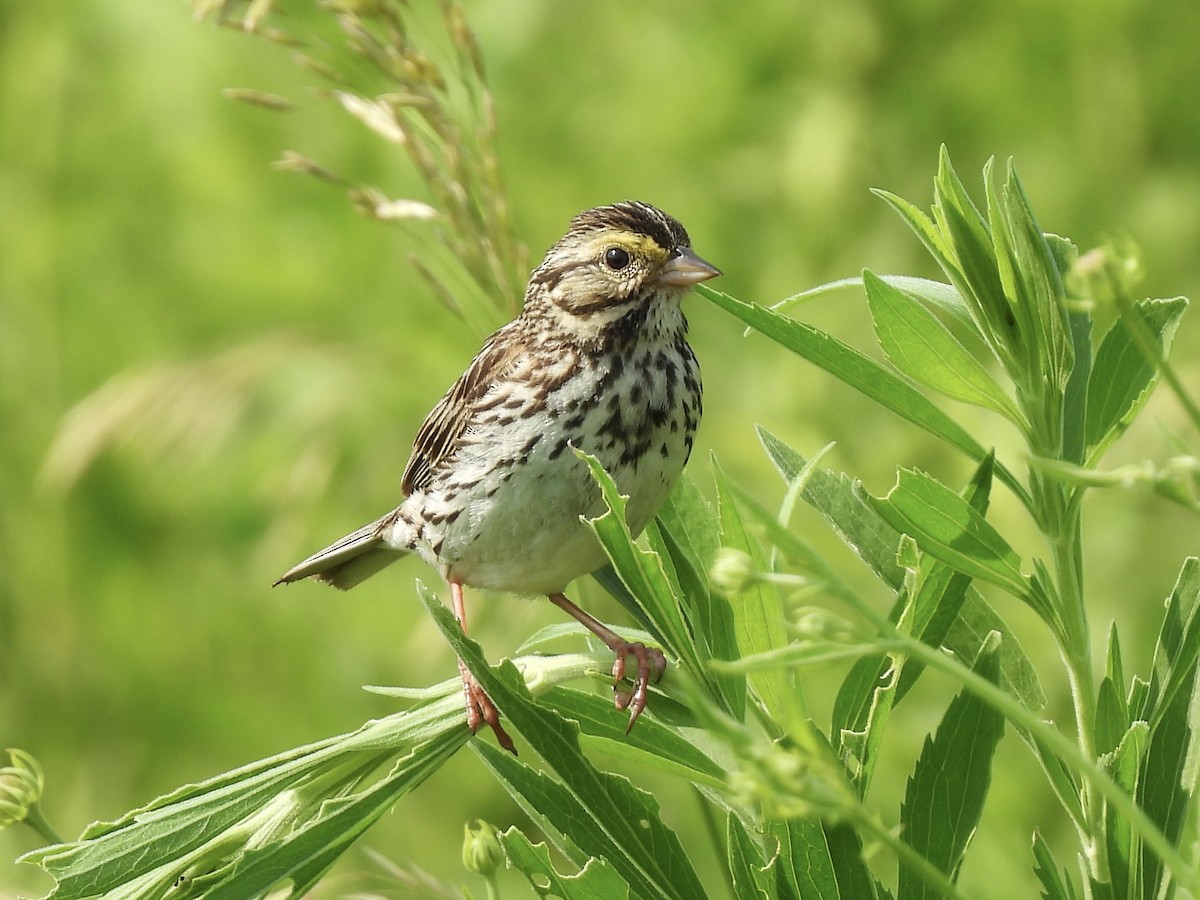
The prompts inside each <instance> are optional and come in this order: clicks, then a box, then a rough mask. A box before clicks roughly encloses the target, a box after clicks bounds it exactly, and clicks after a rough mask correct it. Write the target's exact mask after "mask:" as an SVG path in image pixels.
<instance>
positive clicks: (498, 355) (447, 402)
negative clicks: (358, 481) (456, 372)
mask: <svg viewBox="0 0 1200 900" xmlns="http://www.w3.org/2000/svg"><path fill="white" fill-rule="evenodd" d="M514 337H515V334H514V329H512V328H509V327H506V328H502V329H501V330H500V331H498V332H496V333H495V334H493V335H492V336H491V337H490V338H488V340H487V343H485V344H484V345H483V348H482V349H481V350H480V351H479V353H478V354H477V355H476V357H475V359H474V360H472V361H471V365H470V366H468V367H467V371H465V372H463V374H462V375H461V376H459V379H458V381H456V382H454V385H453V386H452V387H451V388H450V390H448V391H447V392H446V395H445V396H444V397H442V399H441V400H440V401H438V405H437V406H435V407H434V408H433V411H432V412H431V413H430V414H429V415H428V416H427V417H426V419H425V422H424V423H423V424H422V425H421V428H420V430H419V431H418V432H417V437H416V439H415V440H414V441H413V453H412V457H411V458H410V459H409V461H408V465H407V466H405V467H404V476H403V478H401V481H400V486H401V490H403V491H404V496H405V497H407V496H408V495H409V494H411V493H412V492H413V491H416V490H420V489H422V488H426V487H428V486H429V484H430V482H431V480H432V478H433V474H434V472H435V471H436V470H437V468H438V466H440V465H441V464H442V463H443V462H444V461H445V460H446V459H447V458H449V457H450V456H451V454H453V452H454V447H455V444H456V443H457V442H458V439H459V437H460V436H461V435H462V433H463V431H464V430H466V428H467V426H468V425H470V424H471V420H472V418H473V417H474V415H475V413H476V411H477V409H478V406H479V404H480V402H481V401H482V400H483V399H484V397H485V396H486V395H487V393H488V391H489V389H491V387H492V386H493V385H494V384H495V383H496V382H497V380H499V379H501V378H503V377H504V374H505V372H507V371H508V369H509V368H510V367H511V366H512V364H513V363H514V362H515V361H516V360H518V359H519V358H520V357H521V355H522V352H523V345H522V343H521V341H519V340H514Z"/></svg>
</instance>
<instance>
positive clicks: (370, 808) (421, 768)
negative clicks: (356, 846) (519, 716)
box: [205, 732, 462, 900]
mask: <svg viewBox="0 0 1200 900" xmlns="http://www.w3.org/2000/svg"><path fill="white" fill-rule="evenodd" d="M461 746H462V740H461V738H460V736H459V735H458V734H455V733H452V732H446V733H445V734H443V735H442V736H441V737H440V738H436V739H434V740H433V741H430V742H429V744H427V745H422V746H421V747H417V748H416V749H414V750H413V752H412V753H411V754H409V755H408V756H407V757H405V758H404V759H402V760H400V761H399V762H398V763H397V764H396V766H395V767H394V768H393V770H392V772H391V774H389V775H388V776H387V777H386V778H384V779H382V780H381V781H379V782H377V783H376V784H374V785H372V786H371V787H370V788H369V789H367V790H364V791H361V792H359V793H356V794H351V795H349V796H347V797H343V798H338V799H336V800H332V801H329V802H327V803H326V804H325V805H324V806H323V807H322V811H321V814H320V815H319V816H318V817H317V818H316V819H315V820H313V821H311V822H309V823H307V824H305V825H304V826H303V827H301V828H299V829H297V830H295V831H291V832H288V833H285V834H284V835H283V836H282V837H281V838H280V839H279V840H276V841H271V842H270V843H268V844H266V845H265V846H261V847H255V848H253V849H251V850H248V851H247V852H246V853H245V855H244V856H243V857H242V858H241V860H240V861H239V862H238V864H237V866H236V868H235V869H234V871H233V872H232V873H231V874H230V875H229V877H228V878H225V879H223V880H221V881H220V882H218V883H217V884H215V885H214V886H213V887H212V888H211V889H210V890H209V891H208V892H207V893H206V894H205V897H206V900H242V898H245V897H258V896H262V895H263V894H265V893H266V892H267V891H268V890H269V889H270V888H271V887H273V886H274V885H277V884H279V883H281V882H282V881H284V880H293V881H294V882H295V886H296V890H297V892H298V894H300V895H303V894H305V893H307V892H308V889H309V888H310V887H312V885H313V884H315V883H316V881H317V880H318V879H319V878H320V877H321V876H322V875H323V874H324V873H325V872H326V870H328V868H329V866H330V865H332V864H333V862H334V860H335V859H336V858H337V857H338V856H340V855H341V854H342V853H343V852H344V851H345V850H346V849H347V848H348V847H349V846H350V844H352V843H353V842H354V841H355V840H357V839H358V838H359V837H360V836H361V835H362V834H363V833H364V832H365V831H366V830H367V829H368V828H369V827H370V826H371V825H373V824H374V823H375V822H376V821H378V820H379V818H380V817H381V816H383V814H384V813H386V812H387V811H388V810H390V809H391V808H392V806H393V805H394V804H395V802H396V801H397V800H398V799H399V798H400V797H401V796H402V795H404V794H406V793H407V792H408V791H410V790H412V789H413V788H415V787H417V786H418V785H419V784H421V783H422V782H423V781H425V779H426V778H428V777H429V776H430V775H432V774H433V773H434V772H436V771H437V770H438V769H440V768H441V767H442V765H443V764H444V763H445V762H446V760H448V759H449V758H450V757H451V756H453V755H454V753H455V752H457V751H458V749H459V748H460V747H461Z"/></svg>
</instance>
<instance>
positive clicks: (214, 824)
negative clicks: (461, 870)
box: [23, 691, 467, 900]
mask: <svg viewBox="0 0 1200 900" xmlns="http://www.w3.org/2000/svg"><path fill="white" fill-rule="evenodd" d="M461 704H462V700H461V695H460V694H459V693H458V692H457V691H454V693H453V695H450V696H443V697H441V698H440V699H436V700H430V701H427V702H425V703H422V704H419V705H418V706H416V707H414V708H413V709H410V710H407V711H405V712H403V713H398V714H395V715H393V716H388V717H386V718H384V719H379V720H375V721H373V722H369V723H367V724H366V725H364V726H363V727H362V728H360V729H358V730H357V731H356V732H352V733H350V734H346V735H340V736H338V737H335V738H328V739H325V740H322V741H317V742H315V743H312V744H308V745H306V746H304V747H299V748H296V749H294V750H289V751H286V752H285V753H280V754H278V755H276V756H273V757H270V758H268V759H264V760H261V761H258V762H255V763H252V764H250V765H247V766H243V767H241V768H239V769H235V770H233V771H231V772H226V773H223V774H221V775H218V776H216V777H215V778H212V779H209V780H208V781H205V782H201V783H199V784H195V785H188V786H185V787H183V788H180V789H179V790H177V791H174V792H172V793H170V794H168V795H166V796H164V797H160V798H159V799H157V800H155V801H154V802H153V803H151V804H149V805H147V806H145V807H143V808H141V809H139V810H134V811H133V812H131V813H129V814H127V815H126V816H124V817H122V818H121V819H119V820H118V821H116V822H113V823H96V824H94V825H91V826H89V827H88V828H87V829H86V830H85V831H84V833H83V835H82V836H81V837H80V839H79V840H78V841H75V842H73V843H69V844H60V845H55V846H52V847H45V848H42V849H40V850H36V851H34V852H33V853H29V854H27V855H26V856H25V857H23V861H25V862H30V863H33V864H36V865H40V866H41V867H42V868H44V869H45V870H46V871H47V872H48V873H49V874H50V875H51V876H52V877H53V878H54V879H55V881H56V882H57V883H58V884H57V887H56V888H55V890H54V892H53V893H52V894H51V896H53V897H55V898H56V900H70V898H75V897H92V896H96V895H100V894H104V895H113V894H116V893H117V892H118V890H119V889H120V888H122V886H126V885H130V884H133V883H134V882H138V881H139V880H141V881H144V882H145V883H146V884H151V883H154V882H155V881H156V880H159V879H165V883H166V884H167V885H169V884H170V883H171V882H173V881H174V880H175V878H176V876H177V875H180V874H183V873H184V872H186V871H187V870H188V869H189V867H190V866H191V865H192V861H193V860H195V859H197V858H200V859H203V860H209V861H210V863H211V865H210V866H209V867H210V868H221V867H223V866H226V865H227V864H228V863H229V862H231V861H232V859H234V858H237V857H239V856H240V855H241V854H242V852H243V850H244V844H245V841H246V840H248V839H249V837H250V836H251V834H253V833H255V829H256V828H257V827H258V826H255V827H254V828H252V827H251V825H252V824H253V823H255V822H259V821H260V820H261V819H262V818H263V816H265V815H267V814H268V813H269V812H270V810H271V809H274V808H276V805H277V804H279V803H280V802H281V801H280V799H279V798H280V797H283V796H284V795H286V794H287V792H289V791H308V792H309V793H308V795H307V796H312V790H313V788H312V787H311V785H312V784H313V782H314V781H316V780H318V779H320V780H323V781H325V782H326V783H327V785H328V787H327V790H330V791H334V792H336V791H337V790H339V789H340V787H339V786H341V785H343V782H345V787H346V788H347V789H348V788H349V787H351V786H352V785H353V784H354V783H355V781H356V780H357V779H358V778H360V777H364V776H365V773H366V772H369V771H370V770H371V769H374V768H376V767H377V766H379V765H381V764H383V763H384V762H386V761H387V760H388V759H390V758H391V757H392V756H393V754H394V753H395V752H396V751H397V750H399V749H401V748H404V747H413V746H414V745H416V746H419V748H422V749H420V750H419V752H418V751H414V753H412V754H410V755H409V757H407V762H406V763H405V766H407V767H408V768H406V769H403V770H397V772H396V773H394V774H395V778H396V779H397V781H395V782H394V786H395V787H396V788H397V789H398V790H399V789H401V788H403V789H407V786H410V785H407V783H406V782H405V781H404V780H403V779H404V778H406V777H408V775H409V774H411V772H416V771H420V772H421V773H422V774H421V776H420V777H422V778H423V777H425V776H426V775H427V774H428V773H429V771H431V769H427V768H426V765H427V764H432V765H433V768H436V766H437V765H440V762H441V761H442V756H441V754H442V751H443V750H444V749H445V748H446V747H448V746H450V745H453V747H454V748H456V747H458V746H461V745H462V743H464V742H465V740H466V736H467V735H466V733H465V730H464V729H463V728H462V724H461V723H462V705H461ZM443 741H444V742H445V744H443ZM450 752H452V750H451V751H450ZM345 771H348V772H349V775H345V776H342V775H340V774H339V773H341V772H345ZM359 772H361V773H362V774H356V773H359ZM330 778H335V780H334V781H332V782H330V781H329V779H330ZM336 779H340V780H336ZM346 779H349V781H346ZM406 785H407V786H406ZM380 790H381V791H383V792H385V793H386V791H387V790H388V789H387V788H386V787H381V788H380ZM322 796H323V795H322V794H320V793H317V794H316V795H315V799H316V800H318V801H319V800H320V798H321V797H322ZM375 796H376V797H378V796H381V795H375ZM372 810H373V807H372V806H371V801H370V800H367V801H365V803H364V805H363V806H360V807H355V808H354V809H353V810H351V811H350V812H349V813H345V814H344V815H343V818H342V819H341V825H340V826H339V828H340V830H341V831H342V832H347V833H348V832H350V831H352V830H353V827H354V825H353V822H352V821H351V820H352V819H353V817H354V816H355V815H357V814H359V813H362V814H363V815H364V816H367V815H371V814H373V812H372ZM293 818H294V823H293V824H294V827H296V828H297V829H303V828H305V827H307V826H308V825H312V826H313V827H316V825H317V824H319V821H320V818H319V817H317V818H313V817H312V814H311V811H308V810H307V807H306V806H305V805H304V804H301V805H300V807H299V808H298V809H297V810H295V811H294V815H293ZM297 833H300V832H299V830H298V832H297ZM339 833H340V832H339ZM322 834H325V835H327V836H329V837H330V839H331V840H333V841H335V844H331V845H329V847H328V850H329V855H330V858H332V856H336V855H337V854H338V853H340V852H341V850H342V849H344V847H345V844H342V843H337V841H338V838H337V837H336V836H335V835H330V834H329V833H328V832H322V831H315V832H313V833H311V834H310V835H308V839H311V838H312V836H313V835H317V839H318V840H319V839H320V835H322ZM319 849H320V848H318V847H315V846H313V845H311V844H310V845H308V849H307V851H306V852H309V853H312V854H313V858H314V859H316V858H317V857H319V856H320V855H321V854H320V853H318V852H316V851H317V850H319ZM156 873H157V874H156Z"/></svg>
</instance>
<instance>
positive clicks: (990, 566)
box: [870, 468, 1034, 603]
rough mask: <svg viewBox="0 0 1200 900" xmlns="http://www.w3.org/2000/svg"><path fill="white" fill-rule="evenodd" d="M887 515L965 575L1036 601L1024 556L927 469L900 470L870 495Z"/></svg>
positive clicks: (891, 521) (900, 529) (872, 501)
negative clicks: (883, 489)
mask: <svg viewBox="0 0 1200 900" xmlns="http://www.w3.org/2000/svg"><path fill="white" fill-rule="evenodd" d="M870 500H871V503H872V505H873V506H874V508H875V510H876V511H877V512H878V513H879V515H880V516H882V517H883V519H884V520H885V521H886V522H887V523H888V524H889V525H891V526H892V527H893V528H895V529H896V530H897V531H899V532H901V533H903V534H909V535H911V536H912V537H913V538H915V539H916V541H917V544H918V546H919V547H920V548H921V550H923V551H924V552H926V553H928V554H930V555H931V556H934V557H936V558H938V559H940V560H942V561H943V562H944V563H946V564H947V565H950V566H952V567H953V568H955V569H957V570H958V571H960V572H962V573H964V574H965V575H970V576H971V577H972V578H979V579H981V580H983V581H986V582H989V583H990V584H995V585H998V586H1000V587H1002V588H1004V589H1005V590H1007V591H1009V592H1010V593H1012V594H1013V595H1014V596H1017V597H1021V598H1022V599H1025V600H1027V602H1030V603H1033V602H1034V601H1033V598H1032V596H1031V595H1032V590H1031V588H1030V585H1029V579H1027V578H1026V577H1025V576H1024V575H1022V574H1021V558H1020V557H1019V556H1018V555H1017V552H1016V551H1015V550H1013V548H1012V547H1011V546H1009V544H1008V542H1007V541H1006V540H1004V538H1003V537H1001V535H1000V533H999V532H998V531H996V529H995V528H993V527H992V525H991V523H990V522H988V521H987V520H986V519H984V518H983V516H981V515H980V514H979V513H978V512H976V511H975V510H974V509H972V507H971V505H970V504H969V503H967V502H966V501H965V500H963V499H962V497H960V496H958V494H956V493H955V492H954V491H952V490H951V489H950V488H948V487H946V486H945V485H944V484H942V483H941V482H939V481H937V480H935V479H934V478H932V477H931V476H929V475H926V474H925V473H924V472H919V471H916V470H915V469H903V468H902V469H900V470H899V477H898V479H897V481H896V486H895V487H893V488H892V490H891V491H890V492H889V493H888V494H887V495H886V496H885V497H882V498H878V497H871V498H870Z"/></svg>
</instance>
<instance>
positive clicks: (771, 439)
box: [747, 426, 1046, 710]
mask: <svg viewBox="0 0 1200 900" xmlns="http://www.w3.org/2000/svg"><path fill="white" fill-rule="evenodd" d="M758 436H759V439H760V440H761V441H762V444H763V448H764V449H765V450H766V452H767V456H768V457H769V458H770V459H771V461H772V462H773V463H774V464H775V466H776V467H777V468H778V469H779V473H780V475H782V476H783V479H784V481H785V482H786V483H788V484H790V483H791V482H792V481H793V479H795V477H796V475H797V474H798V473H799V472H800V471H801V470H802V469H803V468H804V466H805V465H807V463H808V460H807V459H806V458H805V457H804V456H803V455H802V454H800V453H799V452H797V451H796V450H794V449H792V448H791V447H789V446H788V445H787V444H786V443H785V442H784V441H782V440H780V439H779V438H777V437H776V436H775V435H773V434H771V433H770V432H769V431H767V430H766V429H765V428H762V427H761V426H760V427H759V428H758ZM801 498H802V499H803V500H804V501H805V502H806V503H808V504H809V505H810V506H812V507H813V508H814V509H815V510H816V511H817V512H819V513H820V514H821V515H822V516H823V517H824V518H825V520H826V521H827V522H829V524H830V526H831V527H832V528H833V530H834V532H835V533H836V534H837V535H838V536H839V537H840V538H841V540H842V541H843V542H844V543H845V544H846V546H848V547H849V548H850V549H851V550H853V551H854V553H855V554H856V555H857V556H858V557H859V559H861V560H862V561H863V562H864V563H865V564H866V565H867V567H868V568H869V569H870V570H871V571H872V572H873V573H874V574H875V575H876V576H877V577H878V578H879V579H880V580H881V581H882V582H883V583H884V584H886V585H887V586H888V587H890V588H891V589H892V590H899V589H900V587H901V586H902V585H903V581H904V571H903V569H901V568H900V566H898V565H897V563H896V548H897V547H898V546H899V544H900V534H899V532H897V531H896V530H895V529H894V528H893V527H892V526H891V525H889V524H888V523H887V522H885V521H884V520H883V519H882V518H881V517H880V516H879V514H878V513H877V512H876V511H875V509H874V508H873V507H872V506H871V504H870V503H868V502H867V501H866V499H865V498H864V495H863V493H862V492H861V491H860V490H858V488H857V482H855V481H854V480H853V479H851V478H849V477H848V476H846V475H842V474H839V473H835V472H831V471H830V470H828V469H822V468H817V469H815V470H814V471H813V472H812V473H811V475H810V476H809V478H808V481H807V483H806V484H805V489H804V491H803V492H802V493H801ZM747 508H748V509H751V510H755V509H756V508H755V507H753V506H747ZM757 518H758V519H759V524H760V525H761V526H763V527H764V528H766V529H767V532H768V534H769V535H771V536H772V539H773V540H780V541H785V540H787V539H788V533H787V532H786V531H785V530H783V529H780V528H779V525H778V523H776V522H775V521H774V519H773V518H772V517H769V516H764V515H757ZM931 624H932V623H931ZM989 631H999V632H1000V633H1001V634H1002V635H1003V636H1004V640H1003V642H1002V645H1001V684H1002V685H1003V686H1004V688H1005V690H1007V691H1009V692H1010V693H1011V694H1012V695H1013V696H1014V697H1016V698H1017V699H1019V700H1020V701H1021V703H1023V704H1024V705H1025V706H1027V707H1028V708H1029V709H1033V710H1040V709H1042V708H1043V707H1044V706H1045V705H1046V695H1045V693H1044V692H1043V691H1042V687H1041V682H1040V681H1039V680H1038V677H1037V671H1036V669H1035V668H1034V667H1033V664H1032V663H1031V662H1030V660H1029V657H1028V656H1026V655H1025V652H1024V650H1023V649H1022V647H1021V644H1020V642H1019V641H1018V640H1017V638H1016V636H1015V635H1014V634H1013V633H1012V631H1011V629H1009V627H1008V626H1007V625H1006V624H1005V622H1004V620H1003V619H1002V618H1001V617H1000V615H999V614H998V613H996V612H995V610H993V609H992V608H991V606H990V605H989V604H988V603H987V601H986V600H985V599H984V598H983V596H982V595H981V594H980V593H979V592H978V591H977V590H975V589H974V588H968V590H967V596H966V600H965V601H964V603H963V606H962V608H961V609H960V611H959V614H958V616H957V617H955V619H954V621H953V622H952V623H951V625H950V630H949V632H948V633H947V635H946V637H945V638H944V639H943V640H942V645H943V646H945V647H946V648H947V649H949V650H952V651H954V652H955V653H956V654H957V655H958V657H959V658H960V659H971V658H972V657H973V655H974V654H975V652H976V651H977V650H978V648H979V646H980V643H981V642H982V640H983V639H984V637H986V636H987V634H988V632H989ZM914 637H920V635H918V634H914ZM908 670H909V669H906V671H908ZM911 671H913V672H919V671H920V670H919V669H916V668H912V669H911ZM909 686H911V684H909V682H908V678H907V677H905V678H904V679H902V685H901V687H902V689H907V687H909Z"/></svg>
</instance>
